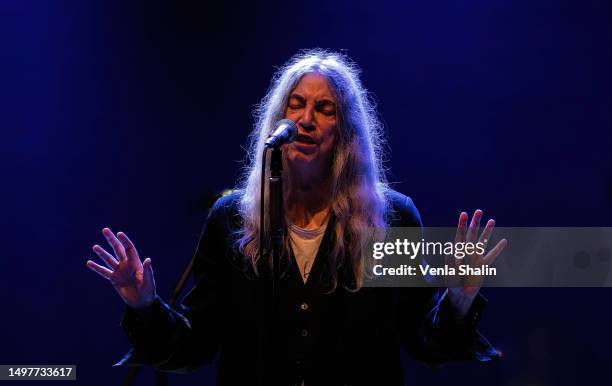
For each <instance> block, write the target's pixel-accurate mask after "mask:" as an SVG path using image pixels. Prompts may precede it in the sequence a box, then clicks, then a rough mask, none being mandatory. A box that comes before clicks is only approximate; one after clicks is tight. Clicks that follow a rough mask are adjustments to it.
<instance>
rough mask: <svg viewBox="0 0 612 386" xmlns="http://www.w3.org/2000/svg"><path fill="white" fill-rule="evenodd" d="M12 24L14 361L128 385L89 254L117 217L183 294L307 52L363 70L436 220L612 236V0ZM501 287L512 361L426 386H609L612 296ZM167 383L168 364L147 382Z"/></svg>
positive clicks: (51, 16)
mask: <svg viewBox="0 0 612 386" xmlns="http://www.w3.org/2000/svg"><path fill="white" fill-rule="evenodd" d="M0 12H1V17H2V22H1V23H0V39H1V41H2V44H1V46H0V47H1V48H0V55H1V56H0V80H1V84H0V97H1V98H2V99H1V100H0V102H1V107H0V109H1V110H0V111H1V114H0V127H1V128H2V137H1V138H2V140H1V141H0V149H2V150H1V157H2V162H1V166H0V168H1V169H0V170H1V172H2V179H1V181H2V183H1V186H2V188H1V189H0V198H1V201H0V202H2V221H1V223H2V258H1V259H0V294H2V305H3V310H2V311H1V312H0V326H1V329H0V339H1V340H0V363H2V364H53V363H55V364H76V365H78V372H77V374H78V379H79V380H78V382H77V383H78V384H83V385H90V386H94V385H104V386H108V385H119V384H120V383H121V379H122V378H123V376H124V373H125V369H115V368H111V365H112V364H113V363H114V362H115V361H117V360H119V358H120V357H121V356H122V355H123V353H124V352H125V351H126V350H127V348H128V343H127V340H126V338H125V337H124V336H123V333H122V331H121V329H120V327H119V320H120V316H121V312H122V303H121V301H120V299H119V298H118V296H117V295H116V293H115V292H114V290H113V289H112V287H111V286H110V285H109V283H107V282H105V281H104V280H103V279H101V278H100V277H98V276H97V275H95V274H94V273H93V272H90V271H89V270H88V269H87V267H86V266H85V261H86V260H87V259H89V258H93V257H94V255H93V253H92V252H91V246H92V245H93V244H94V243H100V244H103V238H102V236H101V234H100V230H101V229H102V227H104V226H109V227H111V229H113V230H115V231H118V230H123V231H126V233H128V235H130V237H131V238H132V239H133V240H134V241H135V242H136V245H137V247H138V248H139V250H140V253H141V256H143V257H147V256H150V257H151V258H152V260H153V266H154V269H155V271H156V279H157V285H158V292H159V293H160V294H161V295H162V296H167V295H168V294H169V293H170V291H171V289H172V288H173V286H174V285H175V283H176V281H177V279H178V277H179V276H180V274H181V272H182V271H183V269H184V267H185V266H186V264H187V263H188V261H189V259H190V257H191V254H192V253H193V251H194V248H195V245H196V241H197V237H198V234H199V232H200V230H201V227H202V225H203V221H204V218H205V215H206V209H207V207H208V205H210V203H211V200H212V199H213V198H214V195H215V194H216V193H218V192H219V191H221V190H223V189H225V188H228V187H231V186H232V185H233V182H234V181H235V179H236V177H237V176H238V174H239V172H240V167H241V160H242V159H243V156H244V149H243V148H242V146H244V144H245V141H246V136H247V134H248V132H249V130H250V128H251V127H252V117H251V115H250V113H251V111H252V110H253V108H254V107H253V106H254V105H255V104H256V103H258V102H259V100H260V99H261V97H262V96H263V95H264V92H265V90H266V89H267V87H268V85H269V81H270V78H271V76H272V74H273V72H274V70H275V66H279V65H281V64H283V63H284V62H285V61H286V60H287V59H288V58H289V57H291V56H292V55H293V54H295V53H296V52H297V51H298V50H299V49H301V48H313V47H322V48H330V49H334V50H344V51H343V52H346V53H347V54H348V55H349V56H350V57H352V58H353V59H354V60H355V61H356V62H357V63H358V64H359V65H360V66H361V68H362V69H363V81H364V83H365V85H366V87H368V89H369V90H370V91H371V92H372V93H374V94H375V95H376V97H377V100H378V103H379V111H380V113H381V115H382V118H383V119H384V122H385V124H386V127H387V131H388V137H389V143H390V149H391V150H392V151H391V152H390V153H389V155H388V159H389V162H388V164H387V165H388V166H389V167H390V168H391V173H390V178H391V180H392V181H394V182H396V184H395V185H394V186H395V188H396V189H398V190H400V191H401V192H403V193H405V194H408V195H410V196H411V197H412V198H413V199H414V201H415V203H416V205H417V207H418V208H419V210H420V211H421V215H422V217H423V220H424V222H425V225H437V226H452V225H454V224H455V223H456V220H457V216H458V214H459V212H460V211H462V210H467V211H470V212H471V211H473V210H474V209H476V208H481V209H483V210H484V211H485V216H487V217H489V216H491V217H494V218H495V219H496V221H497V223H498V225H499V226H611V225H612V220H611V218H612V217H611V215H612V155H611V151H610V149H611V145H612V140H611V136H612V135H611V133H612V131H611V129H612V127H611V123H610V122H611V118H612V97H611V95H612V94H611V91H610V90H611V89H612V79H611V75H610V74H611V72H610V69H611V68H612V50H611V47H612V23H611V22H612V7H611V5H610V3H609V2H605V1H571V2H568V1H499V0H498V1H470V2H458V1H434V2H427V3H426V4H422V3H420V2H401V3H400V2H397V3H394V2H389V3H386V4H385V3H384V2H381V1H375V2H356V1H346V0H342V1H334V2H291V3H286V2H283V3H267V4H256V3H255V2H245V3H243V4H238V3H232V2H229V1H224V2H217V3H216V4H215V5H205V4H204V3H203V2H196V1H191V2H169V1H168V2H156V1H147V2H105V1H88V2H86V1H72V2H60V1H49V2H43V1H24V0H22V1H18V0H7V1H3V2H2V4H1V5H0ZM502 258H503V256H502ZM593 263H594V264H595V263H597V264H602V269H606V270H608V269H609V265H610V262H609V260H608V261H600V260H597V261H594V262H593ZM483 292H484V294H485V295H486V296H487V297H488V298H489V300H490V303H489V306H488V309H487V311H486V313H485V316H484V318H483V321H482V323H481V331H482V332H483V333H484V334H485V335H486V336H487V337H488V338H489V339H490V340H491V341H492V342H493V343H494V344H495V345H496V346H497V347H498V348H499V349H500V350H502V351H503V352H504V359H503V360H502V361H500V362H498V363H494V364H489V365H483V364H480V363H467V364H450V365H448V366H446V367H444V368H442V369H438V370H432V369H429V368H427V367H424V366H422V365H420V364H418V363H415V362H412V361H407V362H406V379H407V383H408V384H410V385H438V384H457V385H468V384H469V385H472V386H475V385H504V386H514V385H517V386H518V385H574V384H576V383H578V382H588V381H590V382H593V383H597V384H602V383H605V382H607V381H605V380H604V379H606V378H604V377H605V376H606V375H607V373H608V367H609V365H611V364H612V353H611V351H610V347H611V344H612V333H610V326H611V322H612V311H611V310H610V305H611V302H610V300H609V296H610V295H611V294H612V292H611V290H610V289H609V288H600V289H485V290H483ZM213 378H214V370H213V369H203V370H201V371H199V372H197V373H195V374H193V375H187V376H177V375H172V376H171V377H170V381H171V385H195V384H201V385H203V384H208V383H207V382H211V380H212V379H213ZM151 382H152V371H151V370H150V369H149V370H146V371H145V372H144V373H143V374H142V375H141V376H140V377H139V378H138V382H137V384H138V385H145V384H150V383H151Z"/></svg>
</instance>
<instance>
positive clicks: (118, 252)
mask: <svg viewBox="0 0 612 386" xmlns="http://www.w3.org/2000/svg"><path fill="white" fill-rule="evenodd" d="M102 234H103V235H104V237H106V241H108V243H109V244H110V246H111V247H112V248H113V252H115V256H117V257H118V258H119V261H124V260H127V257H126V255H125V251H124V249H123V245H122V244H121V242H120V241H119V240H118V239H117V237H115V235H114V234H113V232H111V230H110V229H108V228H104V229H102Z"/></svg>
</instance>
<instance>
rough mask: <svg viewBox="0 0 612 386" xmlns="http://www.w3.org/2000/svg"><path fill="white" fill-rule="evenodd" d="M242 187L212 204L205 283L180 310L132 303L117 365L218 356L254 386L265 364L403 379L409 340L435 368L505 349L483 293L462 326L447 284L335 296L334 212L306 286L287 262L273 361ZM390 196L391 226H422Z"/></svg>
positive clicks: (170, 364)
mask: <svg viewBox="0 0 612 386" xmlns="http://www.w3.org/2000/svg"><path fill="white" fill-rule="evenodd" d="M239 194H240V193H239V192H234V193H232V194H230V195H228V196H225V197H222V198H220V199H219V200H218V201H217V202H216V203H215V205H214V206H213V208H212V210H211V212H210V214H209V217H208V220H207V222H206V225H205V227H204V230H203V232H202V235H201V238H200V242H199V244H198V248H197V250H196V259H195V263H194V275H195V278H196V280H197V282H196V283H197V284H196V285H195V286H194V287H193V289H192V290H191V291H190V292H189V293H188V294H187V295H186V296H185V297H184V298H183V300H182V302H181V304H180V305H179V306H178V307H177V308H176V310H175V309H171V308H170V307H168V306H167V305H166V304H165V303H164V302H163V301H162V300H161V299H159V298H158V299H157V300H156V302H155V303H154V305H153V306H152V307H150V308H149V309H148V310H147V311H146V312H145V313H141V314H137V313H136V312H135V311H134V310H132V309H130V308H129V307H126V310H125V313H124V316H123V319H122V322H121V325H122V326H123V328H124V330H125V332H126V333H127V336H128V339H129V340H130V342H131V343H132V344H133V348H132V350H131V351H130V352H129V353H128V354H127V355H126V356H125V357H124V358H123V359H122V360H121V361H120V362H119V363H117V364H116V366H117V365H124V364H128V365H135V364H151V365H155V366H156V367H157V368H158V369H161V370H166V371H173V372H189V371H193V370H195V369H197V368H198V367H200V366H202V365H205V364H209V363H211V362H212V361H213V359H214V357H215V355H217V354H218V355H219V365H218V369H217V384H219V385H247V384H248V385H254V384H256V379H257V376H258V368H260V367H259V366H260V365H263V369H264V370H263V371H264V373H263V375H264V376H265V377H266V379H271V378H270V377H271V375H272V374H277V375H278V377H279V379H280V384H282V385H295V384H299V382H300V380H301V379H302V378H303V379H304V380H305V384H306V385H307V386H312V385H403V373H402V366H401V361H400V347H401V346H403V348H404V349H405V350H406V352H407V353H408V354H409V355H411V356H412V357H414V358H416V359H418V360H421V361H424V362H426V363H429V364H433V365H437V364H441V363H444V362H447V361H451V360H469V359H478V360H482V361H487V360H491V359H495V358H497V357H498V356H499V354H498V352H497V351H495V349H494V348H493V347H492V346H491V345H490V344H489V343H488V342H487V341H486V339H484V338H483V337H482V336H481V335H480V334H479V333H478V332H477V331H476V330H475V325H476V323H477V322H478V320H479V318H480V314H481V311H482V308H483V307H484V304H485V303H486V301H485V300H484V298H483V297H482V296H480V295H479V296H478V297H477V298H476V299H475V301H474V304H473V305H472V308H471V309H470V312H469V314H468V317H467V319H465V321H464V322H461V323H458V322H455V321H454V320H455V319H454V318H453V314H452V312H453V311H452V309H451V308H450V306H449V303H448V301H447V300H446V297H445V296H444V293H445V292H444V290H443V289H438V288H365V287H364V288H361V289H360V290H359V291H357V292H350V291H347V290H345V289H343V288H342V286H338V287H337V289H336V290H335V291H333V292H331V293H327V292H329V286H328V283H329V281H328V280H327V279H326V278H327V275H326V273H327V272H329V269H328V267H327V265H326V255H327V254H328V252H329V251H330V249H331V247H332V245H331V241H332V238H331V236H332V235H331V229H332V225H333V222H334V221H335V220H334V218H333V216H332V218H331V219H330V221H329V223H328V226H327V229H326V232H325V235H324V236H323V240H322V241H321V246H320V247H319V251H318V254H317V257H316V259H315V262H314V265H313V267H312V270H311V273H310V275H309V278H308V281H307V282H306V284H304V283H303V281H302V279H301V277H300V274H299V269H298V267H297V266H296V265H295V261H294V260H293V261H289V260H288V259H287V262H286V263H285V266H284V267H282V271H283V272H284V275H283V277H282V280H281V287H280V290H281V294H282V295H281V296H282V299H281V315H282V316H281V318H282V320H281V326H282V327H281V329H280V334H281V335H280V336H281V355H280V359H279V360H278V361H272V360H271V353H270V350H269V348H270V347H271V346H270V344H269V342H270V336H271V335H270V331H269V328H267V327H268V326H270V325H271V324H270V323H269V322H270V320H269V318H267V316H268V315H270V314H271V310H272V307H271V301H270V299H271V296H270V294H271V292H270V291H269V290H268V289H266V285H267V284H266V283H267V282H268V281H267V279H264V280H254V279H253V278H252V277H249V275H245V273H243V270H242V269H241V264H240V263H239V262H240V261H241V256H240V254H239V253H238V252H236V251H235V249H234V248H233V246H232V240H234V236H233V232H234V231H235V230H236V229H238V227H239V226H240V219H239V216H238V213H237V204H238V199H239ZM388 199H389V201H390V203H391V204H392V206H393V208H394V212H395V218H394V219H393V220H392V221H391V222H390V225H391V226H404V227H406V226H408V227H421V225H422V224H421V219H420V216H419V213H418V211H417V209H416V208H415V206H414V204H413V203H412V200H411V199H410V198H409V197H406V196H404V195H402V194H400V193H397V192H391V193H389V195H388ZM264 276H265V275H264ZM262 326H264V327H263V328H262ZM260 333H261V334H263V335H260ZM262 338H263V340H262ZM267 384H271V383H267Z"/></svg>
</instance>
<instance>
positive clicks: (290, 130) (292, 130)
mask: <svg viewBox="0 0 612 386" xmlns="http://www.w3.org/2000/svg"><path fill="white" fill-rule="evenodd" d="M282 126H286V127H287V131H286V132H287V134H288V137H287V141H286V142H285V143H291V142H293V140H294V139H295V137H297V134H298V127H297V125H296V124H295V122H293V121H292V120H291V119H287V118H285V119H281V120H280V121H278V122H276V127H277V129H276V131H278V129H280V128H281V127H282Z"/></svg>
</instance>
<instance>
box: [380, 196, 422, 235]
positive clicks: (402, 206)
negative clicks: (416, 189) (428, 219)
mask: <svg viewBox="0 0 612 386" xmlns="http://www.w3.org/2000/svg"><path fill="white" fill-rule="evenodd" d="M385 198H386V199H387V203H388V206H389V213H390V215H389V226H392V227H421V226H423V223H422V222H421V215H420V213H419V211H418V209H417V208H416V206H415V205H414V202H413V201H412V199H411V198H410V197H408V196H406V195H405V194H402V193H400V192H398V191H396V190H393V189H389V190H387V191H386V193H385Z"/></svg>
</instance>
